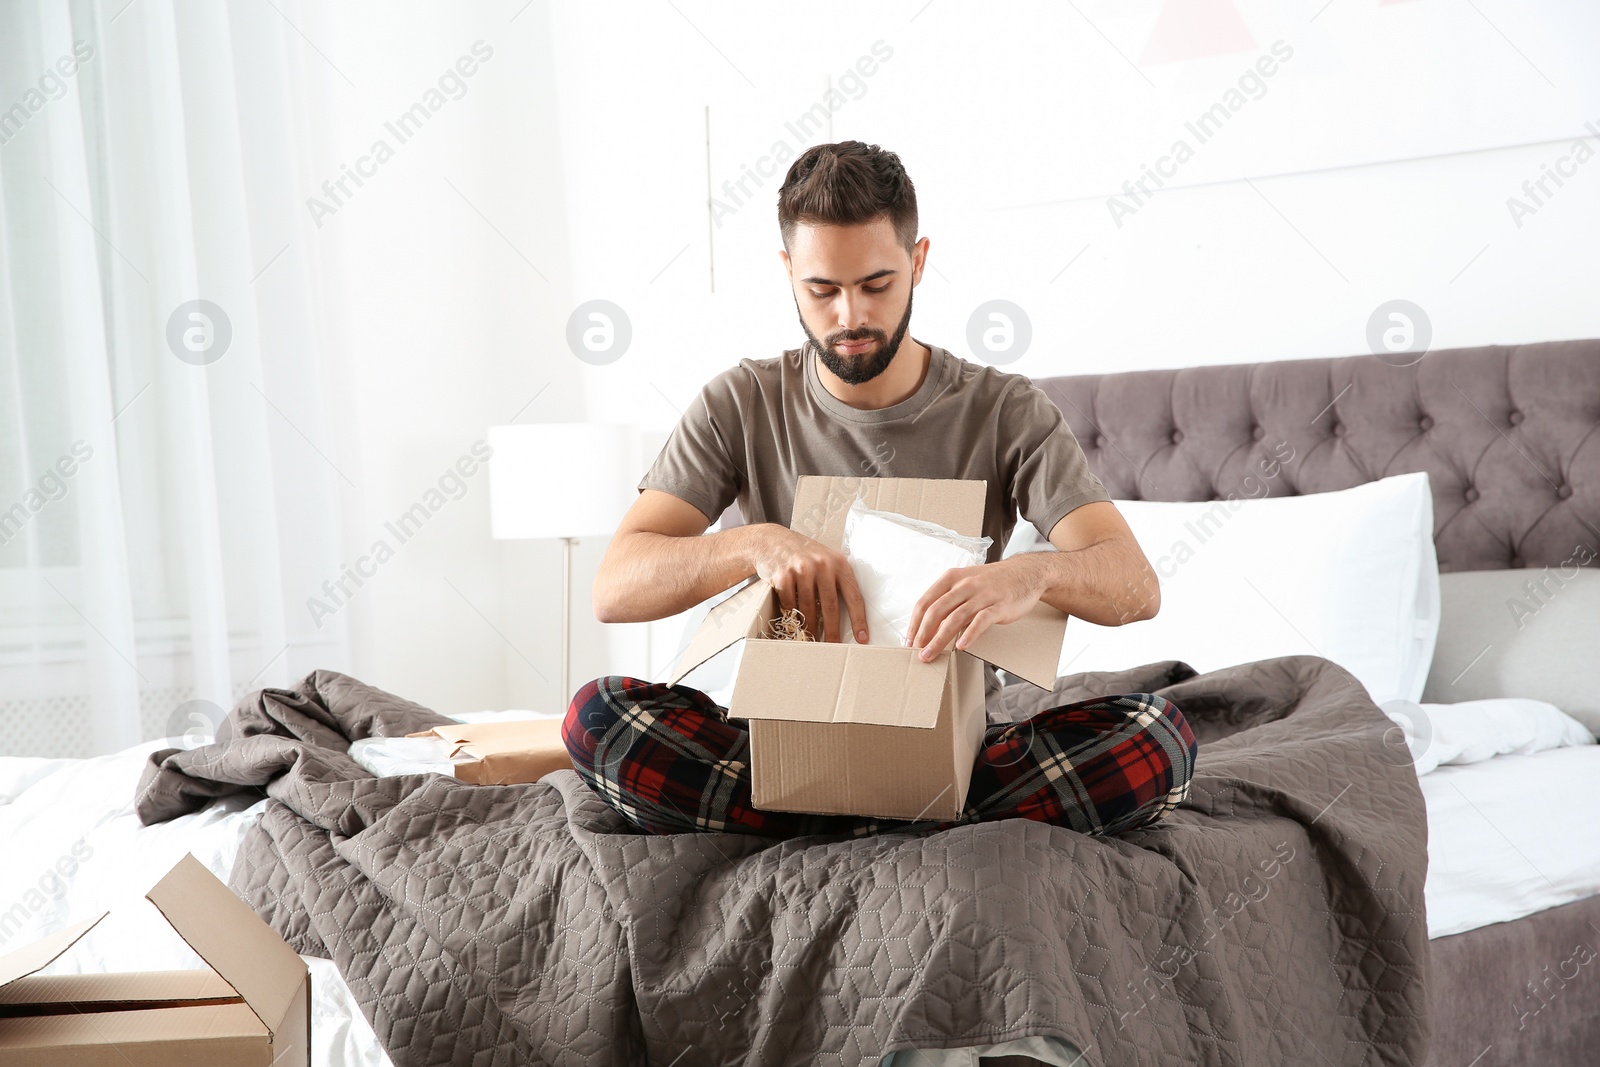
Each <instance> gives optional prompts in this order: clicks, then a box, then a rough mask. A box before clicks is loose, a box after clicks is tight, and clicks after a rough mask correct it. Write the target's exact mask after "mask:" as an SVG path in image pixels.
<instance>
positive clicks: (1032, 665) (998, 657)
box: [967, 600, 1067, 689]
mask: <svg viewBox="0 0 1600 1067" xmlns="http://www.w3.org/2000/svg"><path fill="white" fill-rule="evenodd" d="M1066 636H1067V613H1066V612H1064V611H1062V610H1060V609H1059V608H1053V607H1051V606H1050V605H1049V604H1046V603H1045V602H1044V601H1042V600H1041V601H1040V602H1039V603H1037V604H1035V605H1034V606H1033V608H1032V610H1030V611H1029V612H1028V614H1026V615H1024V616H1023V617H1022V618H1020V619H1018V620H1017V621H1016V622H1008V623H1004V624H1001V625H996V626H991V627H989V628H988V629H987V630H985V631H984V632H983V633H981V634H979V635H978V638H977V640H975V641H973V642H972V644H971V645H969V646H968V647H967V651H968V652H970V653H971V654H972V655H974V656H977V657H978V658H979V659H981V660H983V661H985V662H987V663H992V664H994V665H995V666H996V667H999V668H1000V669H1002V670H1005V671H1010V672H1011V673H1012V674H1014V675H1016V676H1017V677H1018V678H1026V679H1027V680H1028V681H1030V682H1032V683H1033V684H1034V685H1036V686H1038V687H1039V688H1040V689H1051V688H1053V687H1054V686H1055V684H1056V667H1057V666H1059V665H1060V663H1061V644H1062V642H1063V641H1065V640H1066Z"/></svg>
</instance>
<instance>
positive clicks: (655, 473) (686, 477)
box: [639, 375, 743, 523]
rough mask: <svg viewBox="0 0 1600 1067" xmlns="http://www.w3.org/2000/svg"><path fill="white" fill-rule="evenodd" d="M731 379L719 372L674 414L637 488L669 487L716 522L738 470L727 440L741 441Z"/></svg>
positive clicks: (737, 478) (736, 480)
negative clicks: (675, 422)
mask: <svg viewBox="0 0 1600 1067" xmlns="http://www.w3.org/2000/svg"><path fill="white" fill-rule="evenodd" d="M731 386H732V382H731V380H730V378H729V376H728V375H719V376H718V377H716V378H714V379H712V380H711V381H710V382H709V383H707V384H706V386H705V388H703V389H701V390H700V393H699V395H698V396H696V397H695V398H694V400H693V401H691V402H690V404H689V408H688V410H686V411H685V412H684V413H683V417H682V418H681V419H679V420H678V425H677V426H676V427H674V428H673V431H672V435H671V436H670V437H668V438H667V443H666V444H665V445H664V446H663V447H662V449H661V453H660V455H658V456H656V461H655V462H654V463H652V464H651V465H650V469H649V470H648V471H646V472H645V476H644V478H643V479H641V480H640V482H639V488H640V489H641V490H644V489H656V490H659V491H661V492H663V493H671V494H672V495H673V496H675V497H677V498H678V499H680V500H684V501H687V502H688V503H690V504H692V505H694V506H695V507H696V508H698V509H699V510H700V512H701V514H703V515H705V516H706V521H707V522H708V523H713V522H716V521H717V519H718V518H720V517H721V515H722V513H723V512H724V511H726V510H727V508H728V505H730V504H732V503H733V501H734V498H735V497H736V496H737V495H738V492H739V485H740V475H739V467H738V463H737V462H736V460H735V458H734V452H733V449H732V448H731V447H730V444H732V443H735V442H738V441H741V440H742V439H743V437H742V434H741V433H740V431H739V428H738V409H737V407H736V405H735V404H734V402H733V400H734V398H733V391H732V388H731Z"/></svg>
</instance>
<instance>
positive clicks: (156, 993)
mask: <svg viewBox="0 0 1600 1067" xmlns="http://www.w3.org/2000/svg"><path fill="white" fill-rule="evenodd" d="M243 999H244V998H242V997H241V996H239V992H238V990H236V989H234V988H233V986H231V985H229V984H228V983H227V981H226V980H225V979H224V978H223V977H222V975H220V974H218V973H217V972H216V971H213V970H212V969H211V968H210V967H206V968H203V969H199V970H187V971H121V972H119V971H112V972H110V973H90V974H49V975H42V974H35V975H31V976H29V977H27V978H23V979H20V980H18V981H15V982H12V983H11V984H10V985H7V986H0V1016H7V1015H11V1016H15V1015H17V1014H19V1013H31V1011H30V1010H31V1009H35V1010H36V1009H38V1008H40V1007H50V1006H59V1005H66V1004H72V1005H78V1006H80V1007H82V1008H83V1009H84V1010H86V1011H95V1012H112V1011H128V1010H133V1009H141V1008H142V1009H148V1008H153V1007H176V1006H180V1005H188V1004H199V1003H207V1002H209V1003H242V1002H243Z"/></svg>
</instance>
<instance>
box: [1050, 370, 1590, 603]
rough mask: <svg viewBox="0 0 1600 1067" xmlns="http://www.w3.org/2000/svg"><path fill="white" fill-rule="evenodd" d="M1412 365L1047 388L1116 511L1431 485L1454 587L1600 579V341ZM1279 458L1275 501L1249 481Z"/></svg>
mask: <svg viewBox="0 0 1600 1067" xmlns="http://www.w3.org/2000/svg"><path fill="white" fill-rule="evenodd" d="M1406 358H1407V359H1412V358H1414V357H1406ZM1402 362H1405V361H1404V360H1401V359H1398V358H1395V359H1387V358H1380V357H1378V356H1345V357H1339V358H1330V359H1305V360H1293V361H1286V362H1280V363H1247V364H1233V365H1228V366H1212V367H1191V368H1185V369H1181V370H1149V371H1128V372H1123V373H1116V374H1095V375H1074V376H1068V377H1059V378H1039V379H1035V384H1037V385H1038V386H1039V387H1040V388H1041V389H1043V390H1044V391H1045V393H1047V394H1048V395H1049V396H1050V398H1051V399H1052V400H1054V401H1055V402H1056V404H1057V406H1059V407H1060V408H1061V410H1062V412H1063V413H1064V414H1065V415H1066V419H1067V424H1068V425H1069V426H1070V427H1071V428H1072V432H1073V433H1074V434H1075V435H1076V436H1077V438H1078V442H1079V444H1081V445H1082V447H1083V450H1084V453H1085V455H1086V456H1087V457H1088V460H1089V465H1090V467H1091V468H1092V469H1093V470H1094V472H1095V473H1096V474H1097V475H1099V477H1100V480H1101V481H1102V482H1104V483H1105V486H1106V489H1107V490H1108V491H1109V492H1110V493H1111V495H1112V497H1113V498H1115V499H1118V500H1127V499H1133V500H1217V499H1222V498H1225V497H1227V496H1228V494H1229V493H1235V494H1238V495H1252V496H1286V495H1294V494H1301V493H1321V492H1328V491H1331V490H1335V489H1347V488H1349V487H1350V486H1353V485H1358V484H1360V483H1362V482H1368V481H1373V480H1375V479H1378V478H1382V477H1386V476H1388V475H1391V474H1403V473H1408V472H1411V471H1427V472H1428V478H1429V482H1430V484H1431V486H1432V488H1433V513H1434V544H1435V546H1436V548H1437V550H1438V555H1439V569H1440V570H1441V571H1485V570H1499V569H1503V568H1507V567H1534V568H1540V567H1546V566H1551V567H1559V566H1561V565H1562V564H1563V563H1566V564H1567V565H1568V566H1571V565H1573V564H1574V563H1577V564H1579V565H1584V564H1587V565H1589V566H1596V565H1597V563H1600V559H1597V557H1600V340H1595V341H1555V342H1547V343H1542V344H1530V345H1507V346H1499V345H1496V346H1491V347H1485V348H1461V349H1451V350H1445V351H1436V352H1430V353H1428V354H1427V355H1425V356H1423V357H1422V358H1421V359H1420V360H1417V361H1416V362H1414V363H1411V364H1410V365H1397V364H1400V363H1402ZM1291 450H1292V451H1291ZM1275 452H1276V455H1277V457H1278V458H1280V459H1283V461H1284V462H1283V464H1282V473H1281V474H1280V475H1278V476H1277V477H1274V478H1272V479H1270V480H1265V484H1266V487H1267V489H1266V491H1265V492H1262V491H1261V489H1260V487H1259V484H1258V483H1257V482H1253V481H1251V479H1252V477H1253V476H1258V473H1259V471H1260V469H1261V468H1260V466H1259V464H1260V463H1262V462H1263V461H1269V460H1270V459H1271V458H1273V455H1274V453H1275ZM1290 457H1292V458H1290ZM1575 553H1576V554H1577V558H1576V559H1575V558H1574V555H1575Z"/></svg>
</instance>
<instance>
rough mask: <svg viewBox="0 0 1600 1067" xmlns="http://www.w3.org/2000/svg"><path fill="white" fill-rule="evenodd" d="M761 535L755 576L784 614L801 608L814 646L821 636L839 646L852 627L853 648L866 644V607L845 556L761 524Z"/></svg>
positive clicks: (772, 525) (757, 549) (794, 534)
mask: <svg viewBox="0 0 1600 1067" xmlns="http://www.w3.org/2000/svg"><path fill="white" fill-rule="evenodd" d="M760 533H761V537H760V540H759V542H758V544H757V546H756V548H755V550H754V552H753V556H754V559H753V562H754V563H755V571H756V574H757V575H758V576H760V577H762V578H765V579H766V580H767V581H769V582H771V583H772V587H773V588H774V589H776V590H777V591H778V603H779V604H780V605H781V606H782V607H783V610H785V611H788V610H789V609H790V608H799V609H800V614H801V615H802V616H803V617H804V618H805V621H806V629H807V630H809V631H810V632H811V636H813V637H815V638H817V639H818V640H822V639H823V637H824V634H826V639H827V640H829V641H839V640H842V639H843V635H844V634H845V633H846V632H848V631H849V629H850V622H851V621H854V623H855V630H856V641H857V643H859V644H863V645H864V644H866V643H867V605H866V603H865V602H864V601H863V600H862V599H861V587H860V586H858V585H857V584H856V575H855V571H853V570H851V569H850V561H849V560H848V559H846V558H845V557H844V553H842V552H835V551H834V550H833V549H831V548H829V547H828V546H827V545H825V544H823V543H822V542H820V541H815V540H813V539H811V538H809V537H807V536H806V535H805V534H800V533H796V532H795V531H793V530H791V529H789V528H788V527H785V526H779V525H778V524H776V523H767V524H764V525H763V526H762V527H761V528H760ZM846 613H848V618H847V617H846ZM823 620H826V622H824V621H823Z"/></svg>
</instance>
